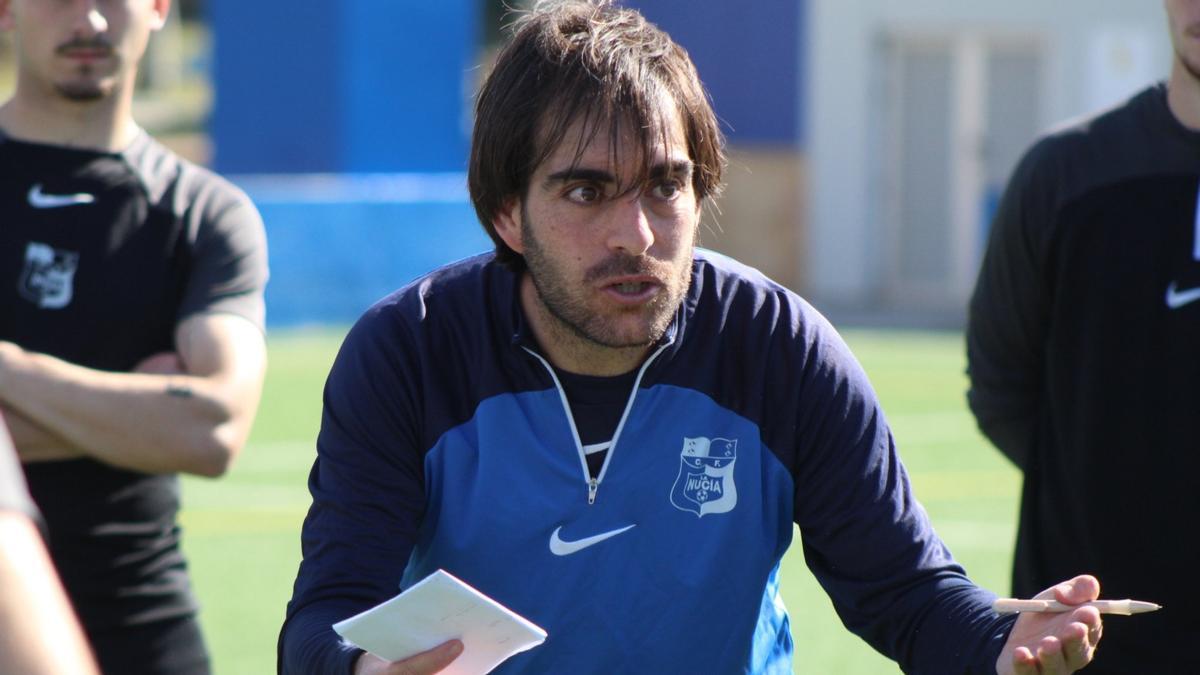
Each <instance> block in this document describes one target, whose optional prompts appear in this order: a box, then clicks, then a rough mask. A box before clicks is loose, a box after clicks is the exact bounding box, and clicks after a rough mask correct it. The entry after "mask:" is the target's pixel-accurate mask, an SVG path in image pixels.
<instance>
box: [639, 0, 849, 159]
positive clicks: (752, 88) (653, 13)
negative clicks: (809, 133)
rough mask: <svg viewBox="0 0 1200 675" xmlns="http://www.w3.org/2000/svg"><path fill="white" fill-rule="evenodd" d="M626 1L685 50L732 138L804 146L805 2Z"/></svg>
mask: <svg viewBox="0 0 1200 675" xmlns="http://www.w3.org/2000/svg"><path fill="white" fill-rule="evenodd" d="M847 1H848V2H853V0H847ZM627 4H628V6H630V7H635V8H637V9H639V10H640V11H641V12H642V14H643V15H644V16H645V17H646V18H647V19H649V20H651V21H653V22H654V23H655V24H656V25H658V27H659V28H662V29H663V30H665V31H667V32H668V33H670V34H671V37H672V38H674V40H675V41H676V42H678V43H679V44H680V45H682V46H683V48H684V49H686V50H687V52H688V54H689V55H690V56H691V57H692V61H693V62H694V63H695V64H696V69H697V70H698V71H700V79H701V80H702V81H703V82H704V84H705V86H706V87H707V88H708V91H709V93H710V94H711V95H712V98H713V107H714V108H715V109H716V111H717V115H718V116H719V117H720V118H721V120H722V122H723V125H722V130H723V131H724V132H725V133H726V134H727V135H728V137H729V140H730V141H731V142H733V143H738V144H760V145H772V146H785V147H788V146H790V147H798V146H800V145H802V144H803V138H802V137H801V130H802V129H803V128H804V126H805V120H804V119H803V117H802V115H803V111H804V105H803V104H802V102H801V99H800V97H801V95H802V92H803V91H804V90H805V89H804V82H803V77H804V71H805V68H804V66H803V62H802V60H801V59H802V58H803V56H804V51H803V49H802V47H803V44H804V43H803V40H804V21H805V19H806V14H805V6H806V4H807V3H806V2H805V1H804V0H755V1H752V2H736V1H724V0H710V1H707V2H698V1H697V0H627Z"/></svg>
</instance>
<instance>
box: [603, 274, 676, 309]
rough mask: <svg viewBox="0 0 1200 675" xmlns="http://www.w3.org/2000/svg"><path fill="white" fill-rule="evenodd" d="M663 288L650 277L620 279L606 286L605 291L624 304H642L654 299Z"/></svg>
mask: <svg viewBox="0 0 1200 675" xmlns="http://www.w3.org/2000/svg"><path fill="white" fill-rule="evenodd" d="M660 288H662V284H661V283H659V282H658V280H656V279H653V278H649V277H639V278H636V279H619V280H617V281H613V282H611V283H608V284H605V285H604V286H603V290H604V291H605V292H606V293H607V294H608V295H609V296H610V297H613V298H615V299H616V300H617V301H619V302H621V303H622V304H640V303H643V302H646V301H647V300H650V299H651V298H653V297H654V296H655V295H656V294H657V293H658V291H659V289H660Z"/></svg>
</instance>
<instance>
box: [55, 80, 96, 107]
mask: <svg viewBox="0 0 1200 675" xmlns="http://www.w3.org/2000/svg"><path fill="white" fill-rule="evenodd" d="M54 89H55V91H57V92H58V95H59V96H61V97H63V98H65V99H67V100H68V101H71V102H72V103H91V102H92V101H99V100H100V99H102V98H104V97H105V96H107V95H108V90H106V89H105V88H104V87H102V86H100V85H99V84H97V83H95V82H71V83H68V84H56V85H54Z"/></svg>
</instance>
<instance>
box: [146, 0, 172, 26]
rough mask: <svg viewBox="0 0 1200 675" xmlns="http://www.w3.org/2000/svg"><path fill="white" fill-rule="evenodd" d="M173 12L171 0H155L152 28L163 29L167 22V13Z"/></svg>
mask: <svg viewBox="0 0 1200 675" xmlns="http://www.w3.org/2000/svg"><path fill="white" fill-rule="evenodd" d="M170 12H171V0H154V17H155V18H154V20H153V21H151V22H150V29H151V30H161V29H162V27H163V26H165V25H166V24H167V14H169V13H170Z"/></svg>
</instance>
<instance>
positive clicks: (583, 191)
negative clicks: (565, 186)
mask: <svg viewBox="0 0 1200 675" xmlns="http://www.w3.org/2000/svg"><path fill="white" fill-rule="evenodd" d="M601 196H602V194H601V192H600V190H599V189H598V188H597V187H596V186H594V185H580V186H578V187H575V188H571V190H570V191H569V192H567V199H569V200H571V201H573V202H576V203H579V204H590V203H592V202H595V201H598V200H599V199H600V197H601Z"/></svg>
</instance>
